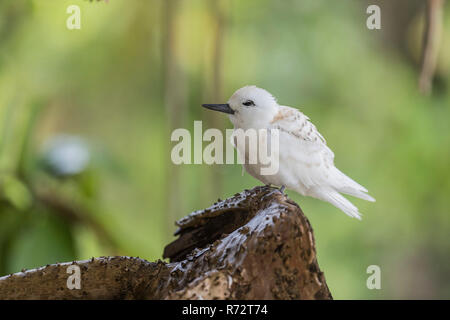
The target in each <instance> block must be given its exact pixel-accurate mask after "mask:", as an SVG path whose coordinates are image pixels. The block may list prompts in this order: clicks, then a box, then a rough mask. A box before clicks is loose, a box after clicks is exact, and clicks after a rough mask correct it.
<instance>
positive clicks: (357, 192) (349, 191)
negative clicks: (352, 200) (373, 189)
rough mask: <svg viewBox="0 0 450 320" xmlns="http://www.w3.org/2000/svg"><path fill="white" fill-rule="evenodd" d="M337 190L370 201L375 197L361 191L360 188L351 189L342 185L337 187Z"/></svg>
mask: <svg viewBox="0 0 450 320" xmlns="http://www.w3.org/2000/svg"><path fill="white" fill-rule="evenodd" d="M337 191H339V192H341V193H345V194H348V195H350V196H353V197H356V198H360V199H363V200H367V201H370V202H375V199H374V198H373V197H371V196H370V195H368V194H367V193H364V192H363V191H360V190H356V189H352V188H349V187H343V188H339V189H338V190H337Z"/></svg>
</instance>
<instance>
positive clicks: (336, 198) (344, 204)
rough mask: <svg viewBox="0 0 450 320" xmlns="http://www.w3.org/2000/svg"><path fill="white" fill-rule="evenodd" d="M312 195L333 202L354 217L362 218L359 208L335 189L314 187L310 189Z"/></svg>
mask: <svg viewBox="0 0 450 320" xmlns="http://www.w3.org/2000/svg"><path fill="white" fill-rule="evenodd" d="M310 195H311V196H312V197H314V198H318V199H320V200H323V201H326V202H329V203H331V204H332V205H333V206H335V207H336V208H338V209H341V210H342V211H343V212H344V213H345V214H347V215H348V216H350V217H352V218H356V219H359V220H361V214H360V213H359V211H358V208H357V207H355V206H354V205H353V203H351V202H350V201H348V200H347V199H346V198H344V197H343V196H342V195H341V194H339V193H338V192H337V191H336V190H334V189H330V188H326V189H325V188H320V189H314V190H310Z"/></svg>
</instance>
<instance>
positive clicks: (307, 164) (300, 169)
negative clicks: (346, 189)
mask: <svg viewBox="0 0 450 320" xmlns="http://www.w3.org/2000/svg"><path fill="white" fill-rule="evenodd" d="M270 129H278V130H279V134H280V157H281V156H282V157H284V158H285V160H287V161H288V162H289V163H290V164H291V165H292V166H293V167H294V170H295V175H296V176H297V178H298V179H299V180H300V182H301V183H302V184H303V185H304V186H305V187H306V188H309V187H313V186H324V185H327V184H328V183H329V178H330V174H331V171H332V168H334V153H333V151H331V150H330V148H328V146H327V144H326V141H325V139H324V137H323V136H322V135H321V134H320V133H319V131H317V128H316V126H314V124H312V123H311V121H309V118H308V117H307V116H306V115H304V114H303V113H302V112H300V111H299V110H297V109H294V108H291V107H286V106H280V110H279V112H278V114H277V115H276V116H275V117H274V119H273V120H272V122H271V126H270Z"/></svg>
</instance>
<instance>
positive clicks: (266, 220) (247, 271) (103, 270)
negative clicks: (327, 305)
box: [0, 187, 332, 299]
mask: <svg viewBox="0 0 450 320" xmlns="http://www.w3.org/2000/svg"><path fill="white" fill-rule="evenodd" d="M177 224H178V226H179V229H178V231H177V234H178V235H179V238H178V239H177V240H175V241H174V242H172V243H171V244H169V245H168V246H166V248H165V250H164V256H165V257H168V258H170V259H171V262H170V263H164V262H162V261H158V262H148V261H145V260H142V259H139V258H130V257H102V258H96V259H94V258H92V259H91V260H86V261H76V262H75V261H74V262H68V263H63V264H56V265H48V266H46V267H42V268H39V269H34V270H29V271H23V272H19V273H16V274H13V275H9V276H5V277H2V278H0V299H332V297H331V293H330V291H329V290H328V287H327V284H326V281H325V277H324V275H323V273H322V272H321V271H320V269H319V265H318V263H317V259H316V249H315V242H314V235H313V231H312V228H311V225H310V223H309V221H308V219H307V218H306V216H305V215H304V214H303V212H302V210H301V209H300V207H299V206H298V205H297V204H296V203H294V202H293V201H291V200H290V199H289V198H287V196H286V195H284V194H282V193H281V192H280V191H279V190H278V189H275V188H271V187H256V188H254V189H252V190H246V191H244V192H241V193H239V194H236V195H235V196H234V197H232V198H230V199H227V200H224V201H221V202H218V203H216V204H214V205H213V206H211V207H209V208H207V209H205V210H200V211H196V212H193V213H192V214H190V215H189V216H187V217H185V218H183V219H181V220H180V221H178V222H177ZM73 265H74V266H78V267H79V271H80V282H79V284H80V287H79V289H72V290H70V289H68V286H67V283H68V280H69V282H70V283H73V282H71V278H70V277H71V276H73V275H72V274H71V273H68V268H69V267H70V266H73ZM72 268H77V267H72ZM69 270H70V269H69ZM72 272H73V270H72Z"/></svg>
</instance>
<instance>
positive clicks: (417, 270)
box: [0, 0, 450, 299]
mask: <svg viewBox="0 0 450 320" xmlns="http://www.w3.org/2000/svg"><path fill="white" fill-rule="evenodd" d="M72 4H76V5H79V6H80V8H81V29H80V30H69V29H67V27H66V20H67V19H68V17H69V16H70V14H68V13H66V9H67V7H68V6H69V5H72ZM369 4H378V5H380V7H381V23H382V29H381V30H368V29H367V28H366V19H367V17H368V15H367V14H366V8H367V6H368V5H369ZM444 16H445V19H444V30H443V35H442V39H441V46H440V53H439V60H438V65H437V70H436V76H435V80H434V83H433V93H432V94H431V95H429V96H426V95H421V94H420V93H419V90H418V85H417V83H418V74H419V59H420V46H421V41H422V29H423V25H424V23H423V21H424V1H409V0H408V1H406V0H397V1H387V0H386V1H375V0H373V1H359V0H347V1H331V0H328V1H325V0H304V1H301V0H285V1H278V0H247V1H237V0H218V1H208V0H167V1H164V0H145V1H143V0H134V1H131V0H110V1H107V2H104V1H100V2H96V1H94V2H89V1H84V0H69V1H65V0H64V1H63V0H58V1H56V0H0V275H4V274H8V273H11V272H17V271H20V270H21V269H23V268H33V267H38V266H41V265H46V264H50V263H56V262H63V261H69V260H73V259H87V258H90V257H92V256H102V255H129V256H139V257H142V258H145V259H148V260H155V259H158V258H161V255H162V251H163V247H164V245H165V244H167V243H168V241H170V240H171V239H173V237H172V233H173V231H174V230H175V226H174V224H173V223H174V220H175V219H178V218H181V217H182V216H185V215H186V214H188V213H189V212H191V211H193V210H196V209H201V208H205V207H207V206H209V205H210V204H212V203H213V202H214V201H216V200H217V198H222V199H223V198H226V197H228V196H231V195H233V194H234V193H236V192H240V191H241V190H243V189H244V188H251V187H253V186H255V185H259V184H260V182H258V181H257V180H255V179H253V178H252V177H251V176H249V175H247V174H246V175H244V176H241V167H240V166H239V165H237V164H236V165H215V166H208V165H181V166H174V165H172V163H171V160H170V151H171V148H172V147H173V146H174V145H175V144H176V143H175V142H173V143H172V142H171V141H170V134H171V132H172V130H173V129H174V128H179V127H185V128H188V129H189V130H192V129H193V121H194V120H202V121H203V129H204V130H205V129H206V128H208V127H218V128H220V129H221V130H224V129H225V128H231V123H229V121H228V120H227V119H226V117H223V115H220V114H215V113H213V112H206V111H205V110H204V109H202V108H201V107H200V104H201V103H206V102H210V103H211V102H213V103H216V102H217V103H219V102H225V101H226V100H227V99H228V97H229V96H230V95H231V94H232V93H233V92H234V90H236V89H238V88H239V87H242V86H244V85H247V84H255V85H258V86H260V87H263V88H265V89H267V90H268V91H270V92H271V93H272V94H274V95H275V96H276V97H277V98H278V101H279V102H280V103H281V104H285V105H291V106H296V107H298V108H300V110H302V111H303V112H304V113H306V114H307V115H308V116H310V118H311V119H312V121H313V122H314V123H315V124H316V126H317V127H318V129H319V130H320V132H321V133H322V134H323V135H324V136H325V138H326V139H327V142H328V145H329V146H330V147H331V148H332V149H333V150H334V152H335V154H336V159H335V162H336V165H337V167H339V168H340V169H341V170H342V171H343V172H345V173H347V174H348V175H349V176H351V177H352V178H354V179H355V180H357V181H358V182H360V183H361V184H362V185H364V186H366V187H367V188H368V189H369V191H370V194H371V195H372V196H374V197H375V198H376V199H377V202H376V203H368V202H365V201H362V200H356V199H352V201H353V202H354V203H355V204H356V205H357V206H358V207H359V208H360V211H361V212H362V213H363V214H364V216H363V220H362V222H359V221H357V220H355V219H350V218H349V217H347V216H346V215H344V214H343V213H342V212H340V211H339V210H338V209H336V208H334V207H332V206H331V205H329V204H327V203H323V202H320V201H318V200H315V199H310V198H303V197H301V196H299V195H297V194H296V193H294V192H289V191H288V194H289V195H290V197H291V198H292V199H294V200H295V201H297V202H298V203H299V204H300V206H301V207H302V209H303V211H304V212H305V213H306V215H307V216H308V218H309V219H310V221H311V223H312V226H313V227H314V230H315V237H316V242H317V252H318V260H319V264H320V267H321V269H322V270H323V271H324V273H325V276H326V279H327V282H328V285H329V287H330V290H331V292H332V293H333V295H334V297H335V298H338V299H381V298H387V299H391V298H447V299H448V298H450V273H449V269H450V268H449V265H450V258H449V253H450V241H449V234H450V215H449V207H450V200H449V195H450V170H449V158H450V157H449V156H450V150H449V146H450V130H449V128H448V123H449V120H450V83H449V73H450V19H449V17H450V6H449V5H448V4H447V6H446V7H445V12H444ZM206 144H207V143H204V146H205V145H206ZM369 265H378V266H380V268H381V275H382V280H381V286H382V288H381V290H368V289H367V287H366V279H367V277H368V276H369V275H368V274H367V273H366V268H367V267H368V266H369Z"/></svg>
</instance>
